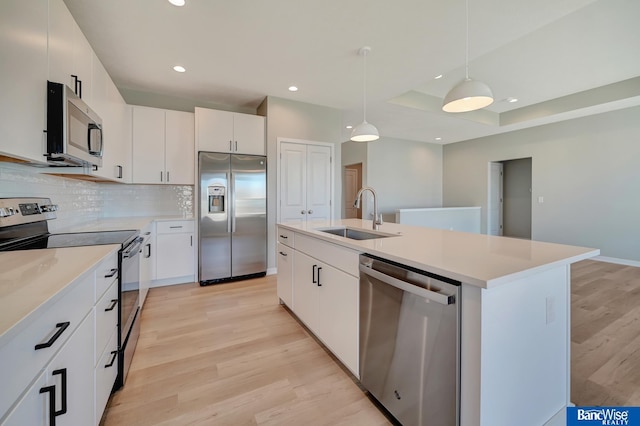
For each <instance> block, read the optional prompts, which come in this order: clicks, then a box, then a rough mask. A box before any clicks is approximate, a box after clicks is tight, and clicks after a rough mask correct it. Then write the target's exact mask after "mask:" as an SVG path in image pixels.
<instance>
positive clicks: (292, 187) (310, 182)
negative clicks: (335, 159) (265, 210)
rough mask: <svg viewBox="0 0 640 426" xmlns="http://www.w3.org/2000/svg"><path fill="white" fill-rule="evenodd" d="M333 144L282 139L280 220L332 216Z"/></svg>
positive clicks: (322, 218)
mask: <svg viewBox="0 0 640 426" xmlns="http://www.w3.org/2000/svg"><path fill="white" fill-rule="evenodd" d="M331 157H332V148H331V147H330V146H328V145H319V144H303V143H291V142H281V143H280V163H279V166H280V175H279V178H280V179H279V182H280V183H279V186H280V192H279V196H280V204H279V208H280V210H279V212H280V215H279V216H280V217H279V221H280V222H287V223H303V222H306V221H310V220H331V199H332V198H333V191H332V176H333V165H332V160H331Z"/></svg>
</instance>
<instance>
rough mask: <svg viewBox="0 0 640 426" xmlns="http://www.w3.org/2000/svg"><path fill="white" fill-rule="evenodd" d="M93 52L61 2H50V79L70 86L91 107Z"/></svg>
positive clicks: (60, 0)
mask: <svg viewBox="0 0 640 426" xmlns="http://www.w3.org/2000/svg"><path fill="white" fill-rule="evenodd" d="M92 61H93V50H92V49H91V45H90V44H89V42H88V41H87V39H86V38H85V36H84V34H82V31H81V30H80V27H79V26H78V24H76V21H75V20H74V19H73V16H72V15H71V12H69V9H67V6H66V5H65V4H64V2H63V1H62V0H49V80H50V81H54V82H56V83H63V84H66V85H67V86H69V87H70V88H71V89H73V90H74V92H76V95H78V96H80V97H81V98H82V99H83V100H84V101H85V102H87V103H88V104H89V106H91V99H92V91H91V85H92V75H91V67H92Z"/></svg>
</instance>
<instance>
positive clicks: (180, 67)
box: [173, 65, 186, 72]
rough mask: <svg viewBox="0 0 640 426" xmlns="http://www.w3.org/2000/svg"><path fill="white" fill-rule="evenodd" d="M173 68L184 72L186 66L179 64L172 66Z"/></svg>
mask: <svg viewBox="0 0 640 426" xmlns="http://www.w3.org/2000/svg"><path fill="white" fill-rule="evenodd" d="M173 70H174V71H177V72H185V71H186V68H185V67H183V66H180V65H176V66H175V67H173Z"/></svg>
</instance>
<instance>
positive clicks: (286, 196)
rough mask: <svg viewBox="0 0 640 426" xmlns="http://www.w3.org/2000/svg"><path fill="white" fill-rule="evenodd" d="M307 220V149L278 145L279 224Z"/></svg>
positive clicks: (300, 145)
mask: <svg viewBox="0 0 640 426" xmlns="http://www.w3.org/2000/svg"><path fill="white" fill-rule="evenodd" d="M306 220H307V147H306V145H303V144H298V143H288V142H282V143H281V144H280V222H282V223H292V222H294V223H295V222H298V223H303V222H305V221H306Z"/></svg>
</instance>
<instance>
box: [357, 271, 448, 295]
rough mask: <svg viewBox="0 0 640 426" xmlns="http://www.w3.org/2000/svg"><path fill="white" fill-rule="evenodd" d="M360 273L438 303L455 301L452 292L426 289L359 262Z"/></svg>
mask: <svg viewBox="0 0 640 426" xmlns="http://www.w3.org/2000/svg"><path fill="white" fill-rule="evenodd" d="M360 273H362V274H365V275H369V276H371V277H373V278H376V279H378V280H380V281H382V282H383V283H385V284H389V285H390V286H393V287H396V288H399V289H400V290H403V291H408V292H409V293H412V294H415V295H416V296H420V297H424V298H425V299H429V300H431V301H433V302H436V303H440V304H441V305H453V304H454V303H456V297H455V295H453V294H442V293H436V292H435V291H431V290H427V289H426V288H422V287H419V286H417V285H414V284H411V283H408V282H406V281H402V280H399V279H397V278H394V277H392V276H389V275H387V274H383V273H382V272H380V271H376V270H375V269H373V268H371V267H369V266H364V265H362V264H361V265H360Z"/></svg>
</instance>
